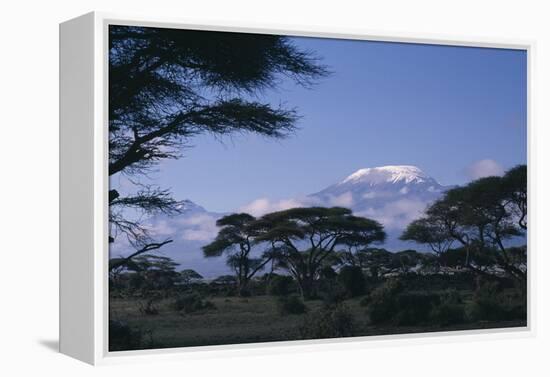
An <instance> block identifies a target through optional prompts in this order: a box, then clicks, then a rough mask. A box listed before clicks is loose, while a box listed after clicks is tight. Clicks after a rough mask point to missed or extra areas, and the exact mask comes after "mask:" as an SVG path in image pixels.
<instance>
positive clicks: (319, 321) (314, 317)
mask: <svg viewBox="0 0 550 377" xmlns="http://www.w3.org/2000/svg"><path fill="white" fill-rule="evenodd" d="M354 328H355V325H354V319H353V315H352V313H351V311H350V310H349V309H348V308H347V307H346V306H345V305H344V304H339V305H336V306H332V307H324V308H322V309H320V310H317V311H314V312H312V313H310V314H308V315H307V316H306V318H305V319H304V321H303V323H302V326H301V327H300V329H299V331H300V336H301V338H303V339H322V338H338V337H346V336H353V335H354Z"/></svg>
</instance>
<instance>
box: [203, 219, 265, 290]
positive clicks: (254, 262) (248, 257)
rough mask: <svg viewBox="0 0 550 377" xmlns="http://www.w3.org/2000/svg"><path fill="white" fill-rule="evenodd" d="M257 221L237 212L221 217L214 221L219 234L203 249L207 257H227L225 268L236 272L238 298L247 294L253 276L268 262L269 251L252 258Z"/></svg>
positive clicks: (255, 243)
mask: <svg viewBox="0 0 550 377" xmlns="http://www.w3.org/2000/svg"><path fill="white" fill-rule="evenodd" d="M255 224H256V218H255V217H254V216H252V215H249V214H247V213H236V214H232V215H228V216H224V217H222V218H221V219H219V220H218V221H217V222H216V225H217V226H219V227H221V229H220V231H219V232H218V235H217V236H216V238H215V239H214V241H212V242H211V243H209V244H208V245H206V246H204V247H203V248H202V250H203V253H204V256H205V257H207V258H211V257H219V256H221V255H223V254H226V255H227V265H228V266H229V267H230V268H231V269H232V270H233V271H234V272H235V275H236V278H237V289H238V292H239V295H241V296H242V295H245V294H247V287H248V283H249V282H250V280H251V279H252V277H253V276H254V275H255V274H256V273H257V272H258V271H260V270H262V269H263V268H264V266H265V265H266V264H267V263H269V262H270V261H271V258H272V253H271V251H270V250H267V251H265V252H263V253H262V254H261V255H260V256H259V257H253V256H252V249H253V247H254V245H257V242H255V240H254V236H255V235H256V234H257V230H256V227H255Z"/></svg>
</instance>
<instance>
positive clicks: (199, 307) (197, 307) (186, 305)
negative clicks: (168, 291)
mask: <svg viewBox="0 0 550 377" xmlns="http://www.w3.org/2000/svg"><path fill="white" fill-rule="evenodd" d="M174 309H176V310H177V311H180V312H183V313H185V314H189V313H195V312H199V311H204V310H209V309H215V306H214V304H213V303H212V302H210V301H206V300H203V298H202V297H201V295H199V294H198V293H196V292H192V293H186V294H182V295H180V296H178V297H177V298H176V300H175V301H174Z"/></svg>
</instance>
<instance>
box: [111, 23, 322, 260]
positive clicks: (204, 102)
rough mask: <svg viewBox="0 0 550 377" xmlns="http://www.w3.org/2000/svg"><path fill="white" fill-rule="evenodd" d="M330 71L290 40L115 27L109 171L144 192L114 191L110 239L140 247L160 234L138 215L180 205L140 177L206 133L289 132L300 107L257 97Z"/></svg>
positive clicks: (173, 209) (279, 134) (307, 82)
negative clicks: (277, 104) (284, 80)
mask: <svg viewBox="0 0 550 377" xmlns="http://www.w3.org/2000/svg"><path fill="white" fill-rule="evenodd" d="M326 73H327V71H326V69H325V68H324V67H322V66H321V65H319V64H318V59H317V58H316V57H315V56H314V55H313V54H312V53H310V52H306V51H302V50H300V49H298V48H297V47H296V46H295V45H294V44H293V43H292V42H291V41H290V40H289V39H288V38H286V37H280V36H275V35H259V34H246V33H225V32H224V33H221V32H209V31H194V30H178V29H167V28H149V27H135V26H116V25H111V26H110V27H109V175H110V176H113V175H115V174H124V175H125V176H126V177H127V178H128V179H129V181H130V182H133V183H135V185H136V186H137V187H138V191H137V193H135V194H124V193H121V192H119V191H117V190H116V189H111V190H110V192H109V205H110V208H109V209H110V217H109V219H110V223H111V236H110V241H111V242H112V241H114V239H115V237H116V236H117V234H121V233H122V234H124V235H126V236H127V237H128V240H129V241H130V243H131V244H132V245H134V246H135V247H136V249H141V248H143V247H145V246H147V245H148V244H150V243H152V239H151V237H150V235H149V233H148V232H147V229H146V228H145V227H143V226H142V224H141V223H140V221H139V219H140V216H138V215H134V214H135V213H139V212H142V213H147V214H150V213H154V212H163V213H166V214H175V213H177V212H179V211H180V210H181V209H182V206H181V203H180V202H178V201H176V200H174V199H173V198H172V197H171V195H170V193H169V191H168V190H164V189H161V188H158V187H156V186H153V185H147V184H143V183H142V182H140V181H139V176H140V175H143V174H147V172H149V171H150V170H151V168H153V167H154V166H155V165H156V164H157V163H158V162H159V161H161V160H165V159H175V158H178V157H179V156H180V155H181V152H182V148H183V147H185V146H189V141H190V139H191V138H192V137H194V136H197V135H199V134H204V133H208V134H211V135H214V136H222V135H228V134H233V133H255V134H259V135H263V136H266V137H272V138H282V137H285V136H286V135H288V134H289V133H291V132H292V131H293V130H294V128H295V123H296V120H297V118H298V115H297V113H296V111H295V110H294V109H292V108H284V107H273V106H272V105H270V104H268V103H262V102H260V101H258V100H257V99H258V98H259V96H260V94H261V92H262V91H263V90H265V89H270V88H274V87H276V86H277V85H278V84H279V82H280V79H281V78H282V77H287V78H289V79H290V80H292V81H294V82H296V83H297V84H299V85H304V86H308V85H311V84H313V82H314V81H315V80H316V79H318V78H319V77H322V76H324V75H325V74H326ZM128 209H132V210H131V211H128ZM143 252H146V251H143Z"/></svg>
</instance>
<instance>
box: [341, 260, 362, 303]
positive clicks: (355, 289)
mask: <svg viewBox="0 0 550 377" xmlns="http://www.w3.org/2000/svg"><path fill="white" fill-rule="evenodd" d="M337 280H338V283H340V284H341V285H342V286H343V287H344V289H345V291H346V293H347V295H348V297H356V296H361V295H364V294H365V292H366V284H367V283H366V280H365V275H364V274H363V270H362V269H361V267H355V266H344V267H342V269H341V270H340V272H339V273H338V278H337Z"/></svg>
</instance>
